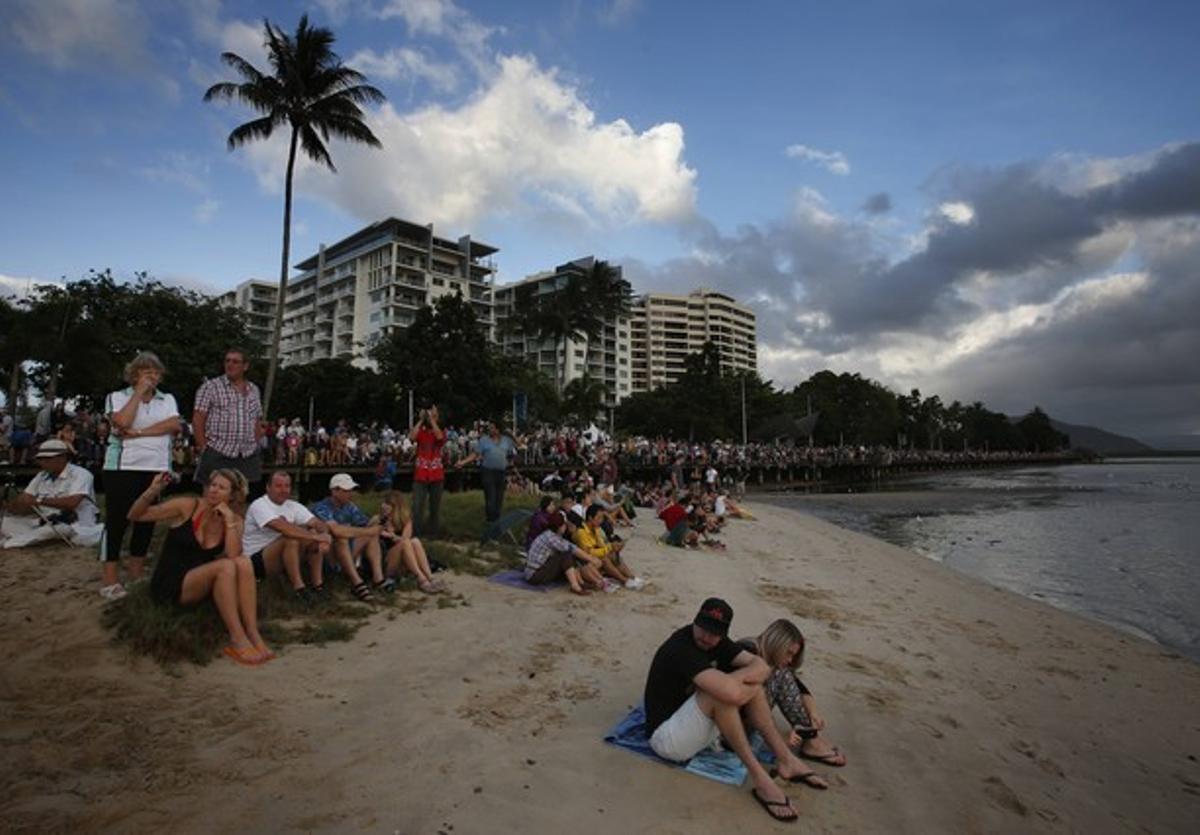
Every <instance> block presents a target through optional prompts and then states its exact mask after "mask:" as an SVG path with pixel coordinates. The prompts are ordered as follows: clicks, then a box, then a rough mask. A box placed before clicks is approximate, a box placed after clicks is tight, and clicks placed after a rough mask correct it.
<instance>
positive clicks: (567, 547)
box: [525, 511, 604, 595]
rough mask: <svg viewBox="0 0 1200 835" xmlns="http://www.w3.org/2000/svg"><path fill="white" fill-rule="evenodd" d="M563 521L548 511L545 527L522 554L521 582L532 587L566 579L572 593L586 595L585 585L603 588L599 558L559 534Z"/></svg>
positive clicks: (562, 518)
mask: <svg viewBox="0 0 1200 835" xmlns="http://www.w3.org/2000/svg"><path fill="white" fill-rule="evenodd" d="M566 529H567V520H566V517H564V516H563V515H562V514H561V513H559V512H557V511H556V512H554V513H551V514H550V519H549V520H548V521H547V524H546V530H544V531H542V532H541V533H540V534H538V536H537V538H536V539H534V540H533V542H532V543H530V545H529V550H528V551H527V552H526V556H525V581H526V582H527V583H530V584H532V585H535V586H539V585H543V584H545V583H553V582H555V581H556V580H561V579H563V578H566V581H567V582H568V583H569V584H570V586H571V591H573V592H574V593H575V594H580V595H586V594H589V592H588V589H587V588H586V586H591V587H592V588H595V589H602V588H604V579H603V578H602V577H601V576H600V571H599V568H598V566H599V564H600V560H599V559H597V558H596V557H593V556H591V555H590V554H588V553H587V552H586V551H584V550H582V549H580V548H576V547H575V546H574V545H572V544H571V543H570V541H568V540H567V539H564V538H563V533H564V532H565V531H566Z"/></svg>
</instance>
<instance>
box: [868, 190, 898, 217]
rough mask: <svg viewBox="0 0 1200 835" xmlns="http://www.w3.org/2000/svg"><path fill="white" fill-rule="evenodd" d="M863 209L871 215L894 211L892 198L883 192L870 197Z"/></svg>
mask: <svg viewBox="0 0 1200 835" xmlns="http://www.w3.org/2000/svg"><path fill="white" fill-rule="evenodd" d="M862 208H863V211H864V212H866V213H867V214H869V215H882V214H886V213H887V212H890V211H891V210H892V198H891V197H890V196H889V195H888V193H887V192H886V191H881V192H879V193H878V194H872V195H871V196H870V197H868V198H867V200H866V202H865V203H863V206H862Z"/></svg>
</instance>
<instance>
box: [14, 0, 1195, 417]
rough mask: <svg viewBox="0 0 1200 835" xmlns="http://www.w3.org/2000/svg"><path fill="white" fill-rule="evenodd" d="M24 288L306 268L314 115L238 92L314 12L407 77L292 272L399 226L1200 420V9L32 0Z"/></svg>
mask: <svg viewBox="0 0 1200 835" xmlns="http://www.w3.org/2000/svg"><path fill="white" fill-rule="evenodd" d="M5 9H6V13H5V15H4V17H3V20H0V44H2V48H0V160H2V161H3V166H4V177H3V186H2V187H0V188H2V190H3V196H4V199H3V200H0V290H5V289H6V290H7V291H8V292H10V293H18V294H19V293H21V292H24V291H26V290H27V288H28V286H29V285H30V283H31V282H40V281H61V280H63V279H68V280H69V279H73V278H79V277H82V276H85V275H86V274H87V272H88V270H89V269H104V268H111V269H112V270H113V272H114V273H115V274H116V275H117V276H119V277H132V276H133V274H134V272H136V271H147V272H149V273H150V274H151V275H153V276H155V277H157V278H159V279H162V280H164V281H168V282H172V283H177V284H181V285H184V286H188V287H194V288H199V289H204V290H211V291H219V290H224V289H228V288H230V287H233V286H235V285H236V284H237V283H238V282H240V281H243V280H245V279H247V278H265V279H270V280H275V279H277V278H278V269H279V266H278V265H279V253H280V240H281V225H282V213H283V209H282V206H283V199H282V194H283V175H284V168H285V163H286V152H287V147H286V140H287V137H286V135H282V134H281V135H278V136H277V137H273V138H272V139H270V140H268V141H265V142H260V143H257V144H254V145H250V146H244V147H242V148H239V149H237V150H235V151H229V150H227V148H226V138H227V136H228V134H229V131H230V130H231V129H233V128H234V127H236V126H237V125H239V124H241V123H243V122H245V121H248V120H250V119H251V118H253V117H254V115H255V114H253V113H252V112H251V111H249V110H247V109H246V108H244V107H242V106H240V105H236V104H212V103H204V102H203V101H202V96H203V93H204V91H205V90H206V89H207V88H208V87H209V86H210V85H211V84H213V83H215V82H218V81H223V80H235V77H234V76H233V74H232V71H231V70H230V69H229V68H228V67H226V66H225V65H224V64H223V63H222V62H221V60H220V55H221V53H222V52H226V51H232V52H234V53H236V54H238V55H240V56H242V57H243V58H245V59H247V60H248V61H250V62H251V63H252V64H255V65H256V66H259V67H260V68H263V69H266V68H267V65H266V62H265V58H264V55H265V52H264V49H263V46H262V41H263V37H262V27H263V21H264V19H267V20H270V21H272V22H273V23H276V24H278V25H280V26H281V27H283V28H284V29H287V30H293V29H294V28H295V26H296V24H297V22H298V19H299V15H300V14H301V13H303V12H305V11H307V13H308V14H309V15H310V18H311V20H312V22H313V23H315V24H317V25H322V26H327V27H329V28H330V29H332V30H333V31H334V33H335V34H336V36H337V41H336V43H335V49H336V50H337V52H338V54H339V55H340V56H341V58H342V59H343V61H345V62H346V63H347V64H348V65H349V66H352V67H354V68H355V69H358V70H360V71H362V72H363V73H365V74H366V75H367V77H368V79H369V80H370V82H371V83H373V84H374V85H375V86H377V87H378V88H379V89H380V90H381V91H382V92H383V93H384V94H385V95H386V97H387V101H386V103H384V104H382V105H381V106H379V107H372V108H370V109H369V111H368V114H367V121H368V124H369V125H370V126H371V128H372V130H373V131H374V132H375V133H376V135H377V136H378V137H379V138H380V140H381V141H382V143H383V147H382V149H378V150H376V149H370V148H363V147H355V146H349V145H346V144H344V143H339V142H337V141H334V142H332V143H331V145H330V152H331V154H332V156H333V159H334V162H335V164H336V166H337V172H336V173H333V172H329V171H327V170H324V169H321V168H319V167H317V166H315V165H313V164H311V163H307V162H305V163H302V164H299V165H298V168H297V174H296V204H295V210H294V226H293V235H292V247H293V248H292V256H293V257H292V259H291V261H292V263H293V264H294V263H297V262H299V261H300V260H302V259H303V258H305V257H307V256H309V255H311V254H313V253H315V252H316V249H317V247H318V246H319V244H321V243H333V242H335V241H337V240H339V239H341V238H342V237H344V236H346V235H348V234H350V233H352V232H354V231H356V230H357V229H359V228H361V227H363V226H365V225H367V224H369V223H372V222H374V221H377V220H380V219H382V218H385V217H388V216H396V217H402V218H407V219H409V220H413V221H416V222H419V223H430V222H432V223H433V224H434V225H435V230H436V231H437V232H438V234H440V235H443V236H445V237H449V238H452V239H453V238H457V237H459V236H460V235H463V234H470V235H471V236H472V237H473V238H475V239H477V240H481V241H484V242H486V243H489V244H491V245H493V246H496V247H499V249H500V252H499V253H498V254H497V256H496V257H495V261H496V264H497V267H498V280H499V281H500V282H509V281H516V280H519V279H521V278H523V277H524V276H526V275H528V274H530V273H533V272H536V271H539V270H543V269H548V268H551V267H553V266H555V265H557V264H561V263H563V262H565V261H568V260H572V259H574V258H578V257H582V256H585V255H596V256H598V257H600V258H604V259H607V260H609V261H611V262H613V263H616V264H620V265H621V266H622V267H623V269H624V272H625V275H626V277H627V278H629V279H630V280H631V281H632V283H633V285H634V289H635V291H637V292H647V291H656V290H657V291H664V292H681V291H682V292H686V291H688V290H691V289H694V288H696V287H700V286H706V287H712V288H716V289H719V290H722V291H724V292H728V293H730V294H731V295H733V296H734V297H735V298H737V299H739V300H741V301H743V302H745V303H747V304H749V305H751V306H752V307H753V308H754V310H755V311H756V313H757V314H758V323H759V343H760V346H759V366H760V368H759V370H760V372H761V373H762V375H763V376H764V377H766V378H768V379H771V380H773V381H774V382H775V383H776V385H777V386H780V387H790V386H792V385H794V384H796V383H798V382H800V381H802V380H804V379H806V378H807V377H808V376H810V375H811V374H813V373H815V372H817V371H820V370H822V369H826V368H828V369H831V370H833V371H835V372H839V373H840V372H843V371H849V372H859V373H862V374H863V375H865V376H869V377H872V378H874V379H876V380H879V381H881V382H883V383H885V384H886V385H888V386H890V387H892V388H893V389H895V390H896V391H899V392H908V391H909V390H911V389H912V388H919V389H920V390H921V392H922V393H923V394H925V395H929V394H938V395H939V396H940V397H941V398H942V399H943V401H945V402H950V401H952V400H960V401H963V402H973V401H976V400H982V401H984V402H985V403H986V404H987V405H988V406H989V407H990V408H992V409H997V410H1000V411H1004V412H1006V413H1009V414H1023V413H1025V412H1027V411H1029V410H1030V409H1032V408H1033V407H1034V406H1035V405H1037V406H1041V407H1042V408H1043V409H1045V410H1047V411H1048V412H1049V413H1050V414H1051V415H1052V416H1054V417H1057V418H1059V419H1061V420H1065V421H1068V422H1072V423H1087V424H1092V425H1098V426H1101V427H1103V428H1106V429H1109V430H1112V431H1117V432H1122V433H1126V434H1132V435H1134V436H1136V437H1141V438H1154V437H1159V436H1165V435H1175V434H1194V433H1200V363H1198V362H1197V361H1196V357H1200V315H1197V314H1198V313H1200V93H1198V91H1200V87H1198V86H1197V82H1196V79H1197V78H1200V50H1198V49H1196V48H1195V40H1196V36H1197V34H1200V6H1198V5H1197V4H1195V3H1184V2H1180V3H1174V2H1154V3H1134V2H1070V1H1069V0H1062V1H1061V2H1056V3H1044V2H1020V0H1013V2H1007V3H1000V4H997V3H982V2H973V0H967V2H962V1H961V0H960V1H959V2H949V1H946V2H929V1H927V0H909V1H908V2H905V3H895V2H888V1H887V0H884V1H883V2H846V3H840V4H819V3H815V2H801V1H800V0H787V1H785V0H777V1H776V0H762V2H756V3H726V2H716V0H691V1H690V2H683V0H674V1H673V2H666V0H658V2H655V0H603V2H583V0H556V1H553V2H551V1H550V0H526V2H522V3H511V2H500V0H492V1H491V2H487V1H485V0H480V2H467V0H312V2H309V3H307V4H306V3H303V2H299V3H297V2H278V3H274V2H251V0H246V2H231V1H227V2H221V0H8V2H7V3H6V4H5Z"/></svg>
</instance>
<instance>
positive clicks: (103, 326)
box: [21, 270, 260, 413]
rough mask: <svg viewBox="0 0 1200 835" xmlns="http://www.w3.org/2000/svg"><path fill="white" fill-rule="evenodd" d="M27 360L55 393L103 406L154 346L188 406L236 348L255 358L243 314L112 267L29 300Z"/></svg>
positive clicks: (49, 393)
mask: <svg viewBox="0 0 1200 835" xmlns="http://www.w3.org/2000/svg"><path fill="white" fill-rule="evenodd" d="M23 304H24V305H25V310H26V314H27V320H26V321H25V322H24V324H23V325H22V327H23V328H24V329H25V332H24V336H22V337H21V338H22V339H23V346H24V349H25V355H24V359H26V360H29V361H31V362H32V369H31V373H30V379H31V381H32V382H33V384H34V385H36V386H37V387H38V388H39V389H40V390H41V391H42V392H43V394H44V395H45V396H46V397H47V398H52V397H55V396H57V395H59V394H62V395H64V396H69V397H77V398H80V399H81V400H82V401H84V402H85V403H86V404H87V405H90V406H92V407H97V406H99V405H101V404H102V403H103V401H104V395H105V394H107V393H108V392H109V391H112V390H113V389H114V388H116V387H117V386H119V385H120V384H121V379H122V371H123V369H124V365H125V363H126V362H128V361H129V360H130V359H132V358H133V356H134V354H136V353H137V352H138V351H154V352H155V353H156V354H158V355H159V357H160V358H161V359H162V361H163V363H164V364H165V365H166V366H167V379H166V381H165V383H164V388H165V389H166V390H168V391H170V392H172V393H174V394H175V396H176V399H177V400H178V401H179V405H180V408H181V409H184V410H185V413H186V410H187V409H189V408H190V406H191V402H192V397H193V396H194V395H195V392H196V388H197V387H198V386H199V385H200V383H201V382H203V380H204V378H205V377H206V376H210V375H212V374H216V373H218V372H219V371H220V367H221V365H220V363H221V357H222V356H223V355H224V352H225V349H226V348H227V347H229V346H231V345H240V346H242V347H243V348H244V349H246V350H247V351H249V353H250V355H251V357H253V356H255V355H256V353H257V352H258V350H259V348H260V346H258V345H257V343H256V342H254V341H253V340H252V339H250V338H249V336H248V331H247V327H246V322H245V318H244V316H243V314H242V313H241V312H240V311H238V310H235V309H231V308H223V307H221V306H220V305H219V304H218V303H217V302H216V300H215V299H213V298H211V297H209V296H205V295H203V294H201V293H197V292H195V291H192V290H184V289H182V288H179V287H168V286H166V285H164V284H162V283H161V282H158V281H155V280H153V279H152V278H150V277H149V276H148V275H147V274H145V273H138V274H137V275H136V278H135V280H134V281H133V282H132V283H126V282H118V281H117V280H116V279H115V278H114V277H113V275H112V273H111V272H110V271H108V270H104V271H102V272H96V271H95V270H93V271H91V272H90V273H89V275H88V277H87V278H84V279H80V280H78V281H72V282H68V283H66V284H64V285H62V286H58V285H40V286H38V287H36V288H35V289H34V291H33V293H32V294H31V296H30V298H29V299H27V300H25V302H24V303H23Z"/></svg>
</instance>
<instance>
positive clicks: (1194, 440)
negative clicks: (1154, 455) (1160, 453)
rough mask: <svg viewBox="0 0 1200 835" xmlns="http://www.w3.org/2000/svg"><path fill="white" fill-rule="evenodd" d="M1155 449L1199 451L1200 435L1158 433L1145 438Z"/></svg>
mask: <svg viewBox="0 0 1200 835" xmlns="http://www.w3.org/2000/svg"><path fill="white" fill-rule="evenodd" d="M1146 440H1147V441H1148V442H1149V443H1150V446H1152V447H1154V448H1155V449H1161V450H1172V451H1187V452H1196V451H1200V435H1159V436H1157V437H1154V438H1147V439H1146Z"/></svg>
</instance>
